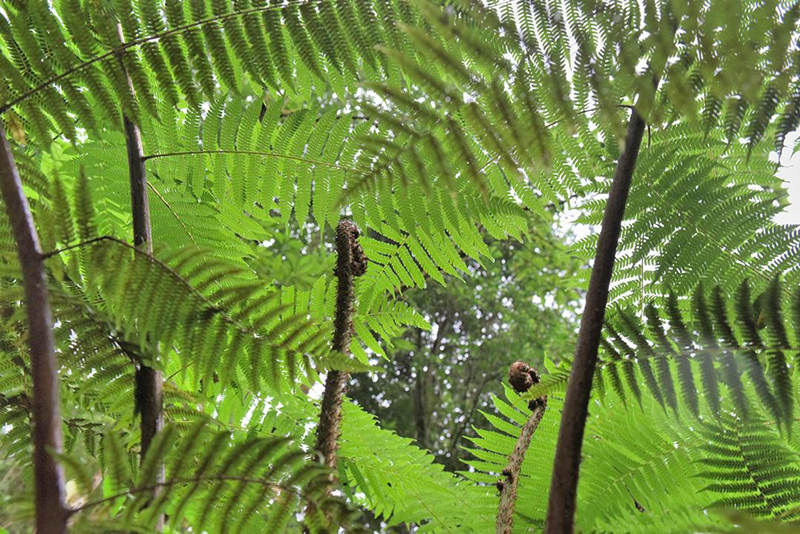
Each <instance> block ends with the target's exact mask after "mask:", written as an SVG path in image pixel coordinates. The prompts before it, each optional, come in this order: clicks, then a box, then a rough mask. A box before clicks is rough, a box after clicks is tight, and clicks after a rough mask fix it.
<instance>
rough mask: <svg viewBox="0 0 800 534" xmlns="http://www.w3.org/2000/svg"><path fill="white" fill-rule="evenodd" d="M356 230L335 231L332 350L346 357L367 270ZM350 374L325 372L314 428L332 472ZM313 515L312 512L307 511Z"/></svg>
mask: <svg viewBox="0 0 800 534" xmlns="http://www.w3.org/2000/svg"><path fill="white" fill-rule="evenodd" d="M358 235H359V231H358V227H356V225H355V224H354V223H353V222H351V221H346V220H343V221H340V222H339V225H338V226H337V228H336V253H337V258H336V270H335V274H336V277H337V278H338V284H337V287H336V314H335V316H334V320H333V324H334V331H333V350H334V351H336V352H339V353H341V354H349V352H350V340H351V337H352V333H353V295H354V292H353V279H354V277H356V276H361V275H362V274H364V272H365V270H366V265H367V264H366V258H365V257H364V252H363V251H362V250H361V246H360V245H359V244H358V241H357V238H358ZM349 376H350V374H349V373H348V372H346V371H336V370H330V371H328V376H327V378H326V379H325V393H324V394H323V396H322V406H321V408H320V414H319V426H318V427H317V439H316V445H315V447H314V448H315V449H316V450H317V451H319V453H320V455H321V456H322V462H323V463H324V464H325V466H327V467H329V468H330V469H331V470H332V471H333V472H335V470H336V463H337V461H336V450H337V449H338V440H339V434H340V433H341V429H340V426H341V420H342V397H343V396H344V392H345V390H346V388H347V379H348V378H349ZM333 477H334V474H333V473H331V483H330V484H329V486H328V487H327V488H326V490H325V492H324V493H325V494H326V495H327V494H329V493H330V491H331V490H332V488H333V483H334V478H333ZM308 512H309V513H313V509H309V510H308Z"/></svg>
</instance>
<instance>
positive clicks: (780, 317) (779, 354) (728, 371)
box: [528, 280, 800, 428]
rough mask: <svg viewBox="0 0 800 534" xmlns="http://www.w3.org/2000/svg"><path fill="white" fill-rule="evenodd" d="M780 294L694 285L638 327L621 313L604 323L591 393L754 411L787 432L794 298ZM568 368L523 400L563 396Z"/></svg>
mask: <svg viewBox="0 0 800 534" xmlns="http://www.w3.org/2000/svg"><path fill="white" fill-rule="evenodd" d="M782 287H783V286H782V285H781V284H780V283H779V282H778V281H777V280H775V281H773V283H772V284H771V285H770V287H769V288H768V289H767V290H766V291H765V292H764V293H762V294H760V295H755V296H754V295H751V292H750V288H749V286H748V284H747V283H746V282H745V283H743V284H742V285H741V286H740V287H739V289H738V291H737V293H736V295H735V296H733V297H732V298H727V297H726V296H725V294H724V293H723V292H722V291H721V290H720V289H719V288H715V289H714V290H713V291H712V292H710V294H709V293H707V292H706V291H704V290H703V288H702V287H701V286H699V287H698V288H697V289H696V291H695V293H694V296H693V297H692V298H691V299H686V300H679V299H678V298H677V297H676V296H674V295H671V296H670V297H668V298H667V299H666V300H665V302H664V304H663V306H661V305H659V306H656V305H655V304H652V303H651V304H648V305H647V306H646V307H645V309H644V321H642V318H640V317H639V316H638V315H637V314H636V313H635V312H633V311H632V310H620V311H619V312H618V313H616V314H614V315H613V316H612V317H610V318H609V319H608V322H607V325H606V328H605V336H604V339H603V341H602V348H603V350H602V351H601V355H600V363H599V365H598V367H597V371H596V375H595V384H594V387H595V388H597V389H598V391H599V392H600V393H602V392H604V391H606V390H609V389H610V390H613V391H614V392H615V393H616V395H617V396H619V397H620V398H622V399H623V402H624V401H625V399H626V398H628V397H633V398H634V399H635V400H636V401H637V402H638V403H641V401H642V398H643V397H645V396H649V397H652V398H653V399H655V400H656V401H657V402H658V403H659V404H660V405H661V406H662V407H663V408H664V409H667V408H670V409H672V410H674V411H675V412H676V413H680V412H681V411H683V410H684V409H685V410H688V411H689V412H690V413H692V414H694V415H695V416H698V415H703V414H705V416H706V417H715V416H717V415H718V414H719V411H720V407H721V406H722V405H724V404H726V403H728V404H729V405H730V406H732V407H733V408H734V409H735V412H736V413H737V415H738V416H739V417H742V418H746V417H747V414H748V413H750V412H752V411H753V408H754V406H755V405H758V406H760V407H761V409H763V410H764V411H765V412H766V413H769V414H770V416H771V417H773V419H774V420H775V421H776V422H778V423H779V424H781V425H784V426H785V427H786V428H790V427H791V425H792V421H793V414H794V403H795V402H796V400H795V393H794V389H795V385H794V384H795V382H794V373H793V372H792V369H793V367H794V365H795V364H796V361H797V358H798V356H800V338H798V337H797V336H798V332H800V323H798V316H797V313H796V311H795V310H797V309H798V307H799V306H800V292H797V291H796V289H795V290H794V291H793V296H792V299H791V305H790V306H789V305H786V304H784V303H785V302H786V299H785V298H784V295H783V290H782ZM787 291H789V292H792V290H791V289H787ZM568 367H569V364H568V362H564V364H563V366H562V367H561V368H559V369H558V371H557V372H556V373H554V374H552V375H545V377H544V380H543V383H542V385H541V386H540V385H537V386H534V387H533V388H531V392H530V393H529V394H528V395H529V396H534V397H535V396H538V395H542V394H545V393H548V392H552V391H559V390H562V389H563V388H564V387H565V385H566V382H567V378H568V372H567V369H568ZM548 376H549V378H548ZM540 388H541V389H540ZM701 392H702V394H701ZM756 399H757V400H756Z"/></svg>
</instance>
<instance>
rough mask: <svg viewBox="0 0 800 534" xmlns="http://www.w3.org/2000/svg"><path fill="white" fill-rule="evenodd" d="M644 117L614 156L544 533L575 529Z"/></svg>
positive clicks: (563, 533) (635, 117) (630, 128)
mask: <svg viewBox="0 0 800 534" xmlns="http://www.w3.org/2000/svg"><path fill="white" fill-rule="evenodd" d="M644 126H645V124H644V120H642V118H641V117H640V116H639V114H638V113H637V112H636V110H632V111H631V118H630V122H629V123H628V131H627V134H626V136H625V147H624V149H623V152H622V154H621V155H620V158H619V161H617V168H616V170H615V171H614V180H613V182H612V184H611V191H610V192H609V195H608V202H607V203H606V210H605V215H604V216H603V223H602V226H601V229H600V237H599V239H598V241H597V251H596V253H595V258H594V265H593V266H592V275H591V278H590V279H589V289H588V291H587V293H586V304H585V307H584V309H583V316H582V317H581V326H580V330H579V332H578V343H577V348H576V350H575V360H574V362H573V364H572V372H571V373H570V376H569V382H568V384H567V396H566V399H565V401H564V411H563V413H562V415H561V426H560V428H559V432H558V443H557V445H556V454H555V460H554V463H553V477H552V479H551V482H550V497H549V502H548V508H547V520H546V524H545V531H546V532H547V534H557V533H558V534H566V533H570V532H572V531H573V518H574V515H575V498H576V494H577V489H578V472H579V468H580V461H581V446H582V445H583V431H584V426H585V425H586V416H587V413H588V405H589V395H590V393H591V389H592V378H593V377H594V370H595V365H596V363H597V348H598V345H599V344H600V333H601V330H602V328H603V320H604V318H605V311H606V304H607V303H608V288H609V284H610V283H611V274H612V271H613V269H614V256H615V254H616V251H617V243H618V241H619V234H620V229H621V227H622V219H623V217H624V215H625V203H626V201H627V199H628V192H629V191H630V185H631V178H632V177H633V171H634V168H635V167H636V158H637V156H638V155H639V147H640V145H641V143H642V135H643V134H644Z"/></svg>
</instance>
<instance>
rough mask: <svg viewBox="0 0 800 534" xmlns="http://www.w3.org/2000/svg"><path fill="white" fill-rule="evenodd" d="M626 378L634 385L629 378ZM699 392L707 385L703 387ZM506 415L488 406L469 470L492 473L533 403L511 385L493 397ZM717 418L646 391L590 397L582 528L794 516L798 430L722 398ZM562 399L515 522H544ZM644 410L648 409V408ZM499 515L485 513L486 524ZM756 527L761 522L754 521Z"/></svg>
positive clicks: (543, 430) (664, 526)
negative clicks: (631, 405) (666, 405)
mask: <svg viewBox="0 0 800 534" xmlns="http://www.w3.org/2000/svg"><path fill="white" fill-rule="evenodd" d="M623 387H624V388H626V390H627V391H628V394H631V393H630V389H628V385H627V384H624V385H623ZM698 394H699V395H700V396H702V395H703V392H702V391H701V392H699V393H698ZM493 401H494V405H495V408H496V409H497V410H498V412H499V413H500V414H501V417H496V416H493V415H491V414H484V415H485V416H486V418H487V422H488V425H487V428H485V429H479V431H478V433H479V435H478V437H476V438H473V440H472V441H473V442H474V443H475V448H471V449H470V452H471V453H472V454H473V455H474V459H471V460H468V461H467V463H468V464H469V465H470V466H471V467H472V468H473V469H474V470H471V471H469V472H466V473H464V475H465V476H466V477H467V478H469V479H472V480H474V481H475V482H478V483H486V484H491V483H494V482H495V481H496V480H497V479H498V478H499V477H500V476H502V475H501V472H502V470H503V469H504V468H505V465H506V462H507V457H508V455H509V454H510V453H511V451H512V449H513V447H514V443H515V441H516V439H517V437H518V436H519V433H520V429H521V427H522V425H523V424H524V423H525V421H526V420H527V418H528V416H529V414H530V411H529V410H528V408H527V406H526V405H527V402H526V401H525V400H524V399H522V398H521V397H520V396H519V395H517V394H516V393H514V392H513V391H512V390H511V389H510V388H506V399H500V398H494V399H493ZM722 402H723V406H722V410H721V411H720V413H719V414H718V415H719V419H714V418H711V419H705V420H704V421H700V422H695V424H692V425H686V424H684V423H682V422H681V421H680V420H678V419H676V418H675V417H674V416H673V414H672V413H671V412H665V411H663V410H662V409H661V407H660V406H659V404H658V402H657V401H656V400H655V399H654V398H653V397H652V396H643V397H642V399H641V411H640V410H630V409H625V407H624V405H623V404H622V402H621V400H620V398H619V397H614V398H608V399H606V401H605V402H603V403H601V402H600V401H599V399H596V400H595V401H593V402H592V403H591V404H590V406H589V419H588V421H587V427H586V434H585V438H584V439H585V443H584V449H583V453H582V458H583V459H582V462H581V484H580V486H579V488H578V502H579V503H580V504H579V506H578V512H577V516H576V529H580V530H582V531H586V532H596V531H602V532H618V531H625V532H642V533H645V532H686V531H700V532H705V531H714V532H737V531H741V523H740V521H736V520H735V519H732V517H733V516H731V515H730V514H729V512H731V511H735V512H737V513H739V514H742V516H744V517H748V516H749V517H751V518H752V522H753V525H758V521H763V520H766V519H772V520H776V521H778V522H779V523H785V524H793V521H795V514H796V511H797V504H798V502H797V501H798V496H797V491H796V490H795V489H794V488H795V486H796V480H797V476H798V469H799V468H800V461H799V460H798V450H797V442H796V439H795V440H793V439H789V438H788V437H787V435H786V433H780V432H779V431H778V430H777V428H776V427H775V425H774V424H771V423H770V422H769V421H767V420H766V419H765V418H764V417H763V413H764V412H762V411H760V410H759V409H758V408H757V407H756V408H754V411H752V412H751V414H750V415H749V416H748V418H747V419H744V420H743V419H741V418H739V417H737V416H734V415H732V414H731V413H730V412H729V410H730V409H731V408H733V405H732V404H731V403H730V402H729V401H728V400H723V401H722ZM561 404H562V399H561V398H560V397H559V396H558V395H555V396H552V395H551V396H550V397H549V398H548V412H549V413H546V414H545V416H544V418H543V420H542V422H541V423H540V424H539V427H538V428H537V430H536V433H535V434H534V436H533V441H532V443H531V447H530V449H529V450H528V453H527V455H526V457H525V461H524V463H523V466H522V473H521V476H520V481H519V489H518V491H519V497H518V506H517V514H516V517H515V525H516V526H517V527H516V528H517V529H520V530H521V531H523V530H525V528H533V529H539V528H541V527H542V526H543V522H544V517H545V513H546V509H547V498H546V496H547V488H548V487H549V484H550V475H551V466H552V459H553V454H554V451H555V444H556V438H557V434H558V421H559V419H560V417H559V415H560V414H559V411H560V410H561ZM642 414H645V415H644V416H642ZM492 521H493V517H491V516H490V517H488V518H486V523H487V524H486V525H485V527H486V528H484V530H488V529H490V528H491V522H492ZM754 528H756V527H754Z"/></svg>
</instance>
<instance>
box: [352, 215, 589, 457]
mask: <svg viewBox="0 0 800 534" xmlns="http://www.w3.org/2000/svg"><path fill="white" fill-rule="evenodd" d="M570 240H571V236H570V235H569V234H567V235H559V234H558V233H557V231H556V230H554V228H553V227H552V226H551V225H550V224H549V223H544V222H538V223H536V222H534V223H532V224H531V226H530V228H529V231H528V234H527V236H526V238H525V242H519V241H505V242H500V241H493V240H492V241H488V244H489V247H490V249H491V251H492V256H493V258H494V261H493V262H491V261H484V262H483V265H481V264H479V263H477V262H475V261H469V262H468V266H469V272H470V274H471V276H466V277H464V279H458V278H454V277H452V276H451V277H447V278H446V282H447V285H446V286H442V285H439V284H435V283H431V284H429V287H428V288H426V289H424V290H417V289H414V290H410V291H408V292H407V293H406V295H405V296H406V298H407V300H408V301H409V302H410V304H411V305H412V306H413V307H414V308H416V309H418V310H420V312H421V313H422V314H423V315H424V316H425V318H426V319H427V320H428V322H429V323H430V324H431V329H430V330H429V331H424V330H421V329H410V330H408V331H407V332H406V333H405V335H404V336H403V338H402V339H399V340H397V342H396V343H395V345H396V348H397V351H396V353H395V354H394V355H391V356H390V360H381V359H378V358H376V359H375V361H374V364H375V365H378V366H379V367H380V371H379V372H377V373H369V374H361V375H355V376H354V377H353V379H352V382H351V385H350V389H349V393H348V395H349V397H350V398H352V399H354V400H356V401H357V402H358V403H359V404H360V405H361V406H363V407H364V408H365V409H366V410H367V411H369V412H371V413H373V414H375V415H376V416H378V417H379V419H380V421H381V422H382V424H383V425H384V426H385V427H386V428H391V429H393V430H394V431H396V432H397V433H398V434H400V435H402V436H406V437H410V438H413V439H415V440H416V442H417V443H418V444H419V446H420V447H424V448H428V449H430V451H431V452H432V453H433V454H434V455H435V456H436V458H437V460H438V461H439V462H441V463H442V464H444V465H445V467H446V468H447V469H448V470H458V469H463V468H464V467H465V466H464V464H462V463H461V459H462V458H464V457H465V455H466V454H467V453H466V451H464V449H463V446H464V445H465V444H466V441H465V440H466V439H467V438H468V437H469V436H472V435H474V431H473V429H472V425H473V424H474V423H475V421H476V416H477V415H479V411H489V412H493V411H494V408H493V407H492V405H491V402H490V395H491V394H497V393H499V392H500V390H501V389H502V386H501V382H502V381H503V380H505V376H504V372H505V369H507V368H508V366H509V365H510V364H511V363H512V362H514V361H515V360H525V361H527V362H528V363H530V364H531V365H533V366H535V367H537V368H541V364H542V362H543V359H544V357H545V356H550V357H551V358H554V359H559V358H560V357H562V356H563V355H565V354H570V353H571V352H572V350H573V348H574V343H575V340H574V334H575V332H576V330H577V323H578V311H579V306H578V305H579V303H580V298H581V293H580V290H579V288H580V287H585V284H584V283H583V282H582V280H583V277H584V271H585V269H584V267H585V265H584V263H583V261H582V260H581V259H579V258H577V257H576V256H575V255H573V254H571V253H570V251H569V247H568V246H567V245H566V244H565V243H567V242H568V241H570Z"/></svg>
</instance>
